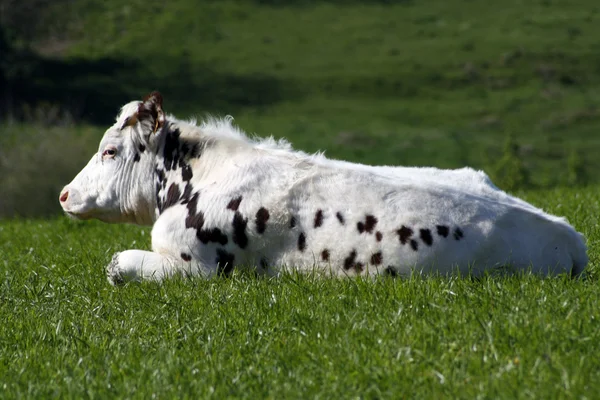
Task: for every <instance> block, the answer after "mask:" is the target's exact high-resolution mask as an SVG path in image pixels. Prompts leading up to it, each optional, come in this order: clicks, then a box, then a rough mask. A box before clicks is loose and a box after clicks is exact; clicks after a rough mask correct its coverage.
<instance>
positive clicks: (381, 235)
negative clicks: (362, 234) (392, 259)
mask: <svg viewBox="0 0 600 400" xmlns="http://www.w3.org/2000/svg"><path fill="white" fill-rule="evenodd" d="M375 239H376V240H377V241H378V242H381V240H382V239H383V233H381V232H379V231H377V232H375Z"/></svg>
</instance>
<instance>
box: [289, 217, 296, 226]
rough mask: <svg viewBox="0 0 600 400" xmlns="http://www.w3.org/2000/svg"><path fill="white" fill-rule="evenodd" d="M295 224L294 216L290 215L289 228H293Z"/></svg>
mask: <svg viewBox="0 0 600 400" xmlns="http://www.w3.org/2000/svg"><path fill="white" fill-rule="evenodd" d="M295 226H296V217H294V216H292V218H290V229H292V228H294V227H295Z"/></svg>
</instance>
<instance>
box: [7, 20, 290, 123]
mask: <svg viewBox="0 0 600 400" xmlns="http://www.w3.org/2000/svg"><path fill="white" fill-rule="evenodd" d="M0 51H3V54H4V56H3V57H2V60H0V88H4V89H3V90H2V89H0V91H2V92H3V93H1V94H0V95H1V97H0V116H1V115H5V116H6V115H9V116H11V117H13V118H16V119H18V120H29V119H31V114H32V113H33V111H32V110H37V109H39V108H40V107H45V106H48V105H51V106H52V107H55V108H58V109H60V114H61V115H65V114H66V115H68V116H69V117H70V119H71V120H74V121H86V122H89V123H93V124H100V125H105V124H108V123H110V122H111V121H112V120H113V119H114V117H115V115H116V113H117V112H118V110H119V107H120V106H122V105H123V104H125V103H127V102H129V101H131V100H137V99H141V98H142V97H143V96H144V95H145V94H147V93H149V92H150V91H152V90H159V91H161V92H162V94H163V96H164V98H165V100H166V102H167V103H168V104H169V106H168V110H182V111H183V112H195V113H197V112H214V113H218V114H221V113H234V112H236V111H237V110H239V109H240V108H244V107H250V106H251V107H262V106H268V105H271V104H274V103H277V102H279V101H281V100H282V99H284V98H285V99H289V98H293V97H297V96H298V94H299V92H298V91H297V90H295V89H294V87H295V85H294V84H293V83H291V82H283V81H281V80H280V79H277V78H275V77H272V76H267V75H256V74H253V75H232V74H227V73H223V72H220V71H217V70H215V69H213V68H211V67H210V66H207V65H202V64H197V63H191V62H190V61H189V59H188V57H187V56H186V55H182V56H180V57H176V58H175V57H174V58H162V59H160V60H147V61H146V60H137V59H127V58H99V59H66V60H59V59H48V58H44V57H41V56H39V55H37V54H35V53H33V52H29V51H16V50H15V49H12V48H11V47H10V46H9V44H8V42H7V41H6V40H3V39H2V35H1V31H0ZM178 112H179V111H178ZM51 122H56V121H51Z"/></svg>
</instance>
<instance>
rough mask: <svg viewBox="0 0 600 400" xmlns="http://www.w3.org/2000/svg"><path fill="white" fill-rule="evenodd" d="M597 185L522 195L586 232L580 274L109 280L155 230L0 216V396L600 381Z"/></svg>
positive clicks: (362, 390)
mask: <svg viewBox="0 0 600 400" xmlns="http://www.w3.org/2000/svg"><path fill="white" fill-rule="evenodd" d="M599 195H600V190H599V189H598V188H591V189H583V190H580V191H578V192H577V193H575V192H573V191H568V190H552V191H542V192H537V193H533V192H531V193H528V194H526V196H525V198H527V199H528V200H530V201H533V202H534V203H535V204H537V205H540V206H543V207H545V208H546V209H548V210H549V211H551V212H555V213H558V214H566V215H567V216H568V218H569V219H570V220H571V222H572V223H573V224H574V225H575V226H576V227H577V228H578V229H579V230H580V231H582V232H583V233H585V234H586V235H587V236H588V240H589V244H590V255H591V263H590V267H589V270H588V276H587V278H585V279H580V280H572V279H568V278H566V277H557V278H550V279H539V278H536V277H532V276H522V277H489V278H485V279H482V280H480V281H471V280H468V279H448V278H435V277H434V278H428V279H420V278H414V279H409V280H400V279H398V280H393V279H387V280H376V281H369V280H362V279H358V280H329V279H326V280H315V279H312V278H311V277H302V276H285V277H283V278H280V279H272V280H268V279H256V278H253V277H250V276H246V275H243V274H242V275H236V276H234V277H233V278H231V279H214V280H211V281H203V280H200V279H192V280H173V281H169V282H166V283H165V284H164V285H156V284H152V283H145V284H141V285H138V284H134V285H129V286H126V287H124V288H119V289H115V288H112V287H110V286H109V285H108V284H107V283H106V281H105V277H104V272H103V266H104V265H105V264H106V263H107V262H108V261H109V260H110V256H111V254H112V252H114V251H118V250H123V249H127V248H144V249H146V248H148V242H149V231H148V229H143V230H140V229H139V228H135V227H122V226H110V225H104V224H100V223H74V222H71V221H69V220H67V219H66V218H62V219H60V220H52V221H32V220H29V221H5V222H3V223H2V224H1V225H0V253H1V254H3V259H2V261H1V262H0V275H1V276H3V277H2V281H1V283H0V299H1V303H0V304H1V305H0V320H1V321H3V323H2V324H0V338H1V339H0V377H1V378H0V393H2V397H3V398H10V397H18V396H29V397H35V398H40V397H48V396H51V395H53V396H54V395H58V396H60V397H81V396H87V397H98V396H101V397H105V396H108V395H114V396H119V397H134V398H149V397H150V396H151V395H152V394H156V395H158V396H159V397H165V398H170V397H173V396H177V397H186V396H187V395H189V397H190V398H198V397H210V396H213V397H215V398H224V397H225V396H235V397H246V398H264V397H271V398H283V397H285V398H308V397H321V398H350V397H355V396H362V397H367V398H381V397H387V398H392V397H393V398H398V397H399V395H401V394H403V395H404V396H407V397H416V398H432V397H438V396H439V395H443V396H445V397H450V398H456V397H462V398H473V397H476V396H486V397H494V398H516V397H539V398H564V397H579V396H583V395H585V396H587V397H588V398H594V397H597V396H598V395H600V385H599V384H598V382H599V380H600V372H599V371H600V362H599V361H598V358H597V357H596V356H595V355H596V354H598V352H600V329H599V325H598V323H599V322H598V310H599V309H600V297H599V296H598V276H599V275H598V271H599V269H598V268H599V267H600V263H599V262H600V257H599V256H598V254H599V253H598V242H599V240H600V234H599V231H598V222H599V221H598V216H599V215H600V203H599V202H598V198H599V197H600V196H599Z"/></svg>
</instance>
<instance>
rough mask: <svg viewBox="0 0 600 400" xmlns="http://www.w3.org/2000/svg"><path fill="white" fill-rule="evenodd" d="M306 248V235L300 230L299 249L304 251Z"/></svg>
mask: <svg viewBox="0 0 600 400" xmlns="http://www.w3.org/2000/svg"><path fill="white" fill-rule="evenodd" d="M305 249H306V235H305V234H304V232H300V235H298V250H300V251H304V250H305Z"/></svg>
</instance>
